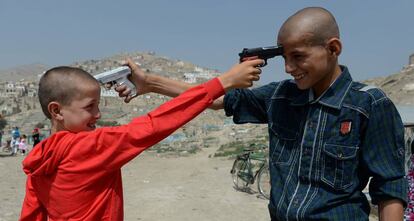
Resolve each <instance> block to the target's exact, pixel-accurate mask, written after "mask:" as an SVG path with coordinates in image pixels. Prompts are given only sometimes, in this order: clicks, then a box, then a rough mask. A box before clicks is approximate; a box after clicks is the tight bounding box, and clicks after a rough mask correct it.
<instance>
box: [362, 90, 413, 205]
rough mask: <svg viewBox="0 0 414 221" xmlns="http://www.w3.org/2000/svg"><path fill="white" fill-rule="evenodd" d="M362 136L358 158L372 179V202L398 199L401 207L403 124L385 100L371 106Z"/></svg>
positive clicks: (403, 196) (403, 192) (405, 186)
mask: <svg viewBox="0 0 414 221" xmlns="http://www.w3.org/2000/svg"><path fill="white" fill-rule="evenodd" d="M364 136H365V137H364V138H363V140H364V143H363V145H362V151H363V155H362V158H363V163H364V164H365V167H366V168H367V169H368V171H369V173H370V175H371V176H372V179H371V181H370V184H369V194H370V196H371V198H372V203H373V204H378V203H379V202H381V201H386V200H390V199H400V200H401V201H402V202H403V203H404V206H405V205H406V203H407V190H408V184H407V180H406V178H405V169H404V162H405V161H404V157H405V146H404V125H403V123H402V121H401V117H400V115H399V113H398V111H397V109H396V108H395V106H394V104H393V103H392V102H391V100H390V99H388V98H387V97H384V98H381V99H379V100H377V101H375V102H374V103H373V104H372V105H371V111H370V115H369V120H368V124H367V129H366V132H365V135H364Z"/></svg>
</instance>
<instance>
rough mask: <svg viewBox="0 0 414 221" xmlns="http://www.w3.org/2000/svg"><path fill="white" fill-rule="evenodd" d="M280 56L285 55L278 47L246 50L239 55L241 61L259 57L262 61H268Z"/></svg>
mask: <svg viewBox="0 0 414 221" xmlns="http://www.w3.org/2000/svg"><path fill="white" fill-rule="evenodd" d="M278 55H283V48H282V47H278V46H270V47H260V48H244V49H243V51H242V52H241V53H239V56H240V59H242V58H246V57H254V56H258V57H259V58H262V59H268V58H273V57H275V56H278Z"/></svg>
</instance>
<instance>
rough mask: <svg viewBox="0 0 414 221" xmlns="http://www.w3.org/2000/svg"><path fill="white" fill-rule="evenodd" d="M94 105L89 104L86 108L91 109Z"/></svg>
mask: <svg viewBox="0 0 414 221" xmlns="http://www.w3.org/2000/svg"><path fill="white" fill-rule="evenodd" d="M93 106H94V104H89V105H88V106H86V107H85V108H86V109H88V110H90V109H92V108H93Z"/></svg>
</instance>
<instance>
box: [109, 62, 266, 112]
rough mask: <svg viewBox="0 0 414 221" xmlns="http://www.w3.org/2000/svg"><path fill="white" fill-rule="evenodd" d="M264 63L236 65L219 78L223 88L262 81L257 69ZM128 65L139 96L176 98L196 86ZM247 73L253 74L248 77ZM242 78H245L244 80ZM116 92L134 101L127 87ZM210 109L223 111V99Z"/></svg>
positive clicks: (242, 86)
mask: <svg viewBox="0 0 414 221" xmlns="http://www.w3.org/2000/svg"><path fill="white" fill-rule="evenodd" d="M262 62H263V60H260V59H256V60H250V61H246V62H243V63H241V64H236V65H234V66H233V67H232V68H231V69H230V70H228V71H227V72H225V73H224V74H222V75H221V76H219V79H220V81H221V83H222V84H223V88H224V89H225V90H226V91H227V90H230V89H232V88H245V87H250V86H251V85H252V81H257V80H259V79H260V77H259V74H260V73H261V70H260V69H259V68H256V67H257V65H258V64H262ZM126 64H127V65H128V66H129V67H130V68H131V70H132V72H133V73H134V74H133V75H132V77H131V80H132V82H134V84H135V85H136V86H137V90H138V95H142V94H145V93H149V92H153V93H158V94H163V95H166V96H170V97H176V96H178V95H179V94H181V93H182V92H184V91H186V90H188V89H189V88H191V87H193V86H194V85H191V84H188V83H185V82H183V81H177V80H172V79H169V78H166V77H162V76H159V75H155V74H146V73H144V72H143V71H142V70H141V69H140V68H139V67H138V66H137V65H136V64H135V63H134V62H133V61H132V60H130V59H128V60H127V63H126ZM247 73H252V74H251V75H246V74H247ZM236 75H239V76H236ZM240 76H245V77H244V78H243V77H240ZM115 90H116V91H117V92H118V93H119V96H120V97H124V98H125V99H124V100H125V102H127V103H128V102H129V101H130V100H131V99H132V97H130V96H128V94H129V90H128V89H127V88H126V87H125V86H119V87H116V88H115ZM210 108H211V109H215V110H218V109H222V108H223V97H220V98H218V99H216V100H215V101H214V103H213V104H212V105H211V106H210Z"/></svg>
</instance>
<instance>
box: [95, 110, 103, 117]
mask: <svg viewBox="0 0 414 221" xmlns="http://www.w3.org/2000/svg"><path fill="white" fill-rule="evenodd" d="M101 116H102V115H101V111H100V110H99V109H98V111H97V112H96V114H95V118H96V119H100V118H101Z"/></svg>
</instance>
